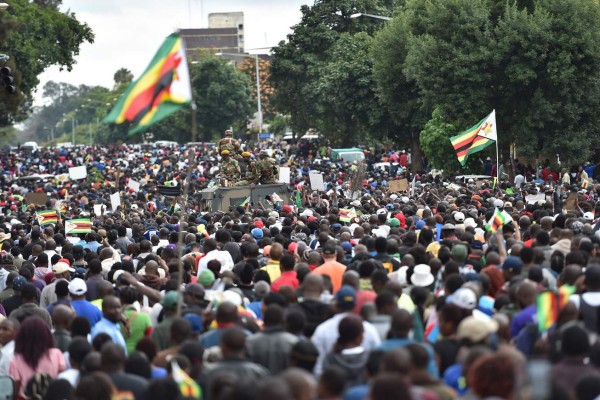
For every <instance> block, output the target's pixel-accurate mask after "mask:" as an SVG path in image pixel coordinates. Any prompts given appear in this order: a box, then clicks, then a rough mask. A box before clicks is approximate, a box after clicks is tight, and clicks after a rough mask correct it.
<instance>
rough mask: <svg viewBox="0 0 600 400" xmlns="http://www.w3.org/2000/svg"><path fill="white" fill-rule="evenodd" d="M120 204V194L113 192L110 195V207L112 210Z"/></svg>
mask: <svg viewBox="0 0 600 400" xmlns="http://www.w3.org/2000/svg"><path fill="white" fill-rule="evenodd" d="M120 205H121V196H119V193H118V192H117V193H113V194H111V195H110V206H111V207H112V210H113V212H114V211H115V210H116V209H117V207H119V206H120Z"/></svg>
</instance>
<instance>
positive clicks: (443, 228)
mask: <svg viewBox="0 0 600 400" xmlns="http://www.w3.org/2000/svg"><path fill="white" fill-rule="evenodd" d="M455 229H456V227H455V226H454V225H452V224H446V225H444V226H442V230H443V231H453V230H455Z"/></svg>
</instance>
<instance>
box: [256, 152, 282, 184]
mask: <svg viewBox="0 0 600 400" xmlns="http://www.w3.org/2000/svg"><path fill="white" fill-rule="evenodd" d="M259 157H260V161H258V163H257V164H256V169H257V170H258V180H259V183H262V184H268V183H277V178H278V177H279V168H278V167H277V164H276V162H275V160H274V159H272V158H269V153H267V152H266V151H265V150H261V151H260V156H259Z"/></svg>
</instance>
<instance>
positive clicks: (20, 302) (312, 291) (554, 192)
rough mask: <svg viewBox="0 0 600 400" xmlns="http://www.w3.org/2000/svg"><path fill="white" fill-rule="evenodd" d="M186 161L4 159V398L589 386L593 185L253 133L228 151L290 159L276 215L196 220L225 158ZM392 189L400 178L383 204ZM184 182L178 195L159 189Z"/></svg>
mask: <svg viewBox="0 0 600 400" xmlns="http://www.w3.org/2000/svg"><path fill="white" fill-rule="evenodd" d="M186 150H187V149H185V147H181V148H178V147H176V148H153V147H147V146H136V145H129V146H128V145H120V146H116V145H115V146H108V147H100V146H95V147H84V146H81V147H73V148H68V149H40V150H39V151H37V152H35V153H33V154H31V153H27V152H25V151H21V150H19V149H17V150H2V151H0V168H1V175H0V178H1V181H0V189H1V194H0V207H1V214H0V246H1V247H0V248H1V253H0V345H1V347H0V382H1V381H2V379H5V378H6V377H9V378H10V379H11V380H12V382H13V383H14V391H15V396H16V397H17V398H19V399H48V400H51V399H77V400H109V399H116V398H119V399H136V400H138V399H139V400H141V399H187V398H195V399H198V398H202V399H209V400H227V399H282V400H284V399H290V400H291V399H294V400H304V399H307V400H308V399H316V398H318V399H348V400H358V399H372V400H387V399H403V400H404V399H406V400H435V399H438V400H451V399H458V398H461V399H486V398H502V399H517V398H540V399H541V398H552V399H572V400H588V399H589V400H591V399H595V398H597V396H599V395H600V369H599V368H600V347H599V346H600V345H599V343H598V341H597V333H598V332H599V323H600V316H599V315H600V314H599V313H598V311H599V310H600V260H598V247H599V246H600V234H599V233H598V232H599V230H600V221H599V219H598V218H597V217H596V215H600V202H598V201H596V196H595V194H596V188H595V186H594V182H593V178H592V176H593V172H592V174H589V175H590V176H589V177H585V181H586V182H588V183H589V185H585V186H586V188H585V189H583V188H582V185H581V183H582V181H583V179H582V178H581V177H580V176H577V175H573V176H571V179H570V180H569V182H567V181H566V179H562V178H561V179H557V180H555V181H554V182H552V180H551V181H550V182H544V179H538V180H537V181H536V179H523V180H522V181H519V182H518V183H519V184H518V185H517V184H516V182H513V181H512V180H507V179H506V180H503V179H501V180H500V181H498V182H496V181H494V180H489V181H477V180H474V179H466V180H456V179H453V178H452V177H444V176H443V175H440V174H425V173H419V174H412V173H410V172H409V171H410V162H411V160H410V157H409V153H408V152H407V151H403V150H399V151H392V150H375V149H371V150H369V151H366V168H361V166H360V165H359V163H347V162H344V161H333V160H332V159H331V158H330V154H329V153H330V150H331V149H328V148H327V147H326V146H318V145H315V144H314V143H312V144H311V143H308V142H302V143H301V144H300V145H290V144H286V143H283V142H277V143H275V142H266V143H263V144H259V145H256V146H255V147H254V148H249V147H248V148H243V147H242V146H241V147H240V149H239V151H240V152H242V151H243V152H245V153H249V156H248V155H244V156H243V157H249V158H250V159H251V160H252V159H257V158H259V157H260V156H259V155H260V152H261V151H264V152H268V153H269V154H268V156H269V158H270V159H273V160H274V162H276V164H277V165H279V166H288V167H290V168H291V182H290V190H291V191H292V193H293V194H292V196H291V197H290V198H291V202H290V201H288V200H289V199H280V200H282V201H277V200H275V199H273V200H272V201H270V202H267V203H266V204H262V203H261V204H260V205H256V204H251V203H246V204H244V205H240V206H237V207H231V208H229V209H227V210H207V209H206V208H205V205H204V204H203V202H202V199H201V196H198V191H199V190H201V189H202V188H204V187H206V186H207V185H209V182H211V181H214V180H215V178H216V177H217V176H218V175H219V173H220V169H219V161H220V154H222V152H223V151H224V150H223V149H220V148H219V147H216V148H214V149H211V148H209V147H198V148H196V149H194V153H193V157H192V158H191V159H192V160H193V162H194V165H193V166H192V167H191V168H188V167H189V166H188V164H187V162H188V157H187V154H186ZM236 151H238V150H236ZM263 154H264V153H263ZM380 162H384V163H389V164H388V165H384V166H383V167H381V168H380V167H378V166H376V165H375V164H377V163H380ZM75 166H85V167H86V171H87V176H86V177H84V178H81V179H76V180H71V179H68V173H69V168H70V167H75ZM584 167H585V166H584ZM582 169H583V167H582ZM311 171H319V172H322V173H323V176H324V183H325V185H326V191H321V192H317V191H315V190H312V189H311V188H310V179H309V174H310V172H311ZM357 171H358V172H357ZM515 171H516V173H517V175H518V174H519V172H520V170H519V168H518V166H515ZM358 173H361V174H364V176H361V177H360V178H361V181H363V182H364V183H363V186H362V187H361V188H360V189H358V190H357V189H356V187H355V186H353V185H352V181H353V177H355V175H356V174H358ZM580 175H581V174H580ZM398 178H405V179H407V181H408V182H411V184H410V187H409V189H407V190H405V191H403V192H391V191H390V190H389V189H388V188H389V182H391V181H393V180H395V179H398ZM130 180H134V181H136V182H137V183H139V188H137V187H136V186H135V185H134V186H133V187H132V185H130V184H129V181H130ZM354 180H356V179H354ZM578 180H579V182H577V181H578ZM217 181H218V179H217ZM571 182H572V183H571ZM576 182H577V184H576ZM188 184H189V185H190V190H189V195H188V196H187V198H185V199H183V200H182V199H181V198H178V197H174V196H169V195H165V194H164V193H162V192H161V191H160V190H159V187H161V186H183V185H188ZM258 184H260V182H258ZM114 193H120V206H119V207H117V208H115V209H114V210H113V208H112V207H111V195H113V194H114ZM296 193H297V195H296ZM31 194H38V196H35V198H36V199H37V200H36V202H30V199H31V198H32V197H31ZM40 195H41V196H42V197H44V195H45V200H44V201H45V202H44V203H42V204H40V202H39V197H40ZM95 206H96V207H95ZM98 206H100V207H98ZM55 209H58V210H59V211H58V212H57V216H58V218H57V221H53V222H52V223H46V222H45V220H44V219H39V218H37V216H38V214H39V213H40V212H42V211H44V210H55ZM85 217H87V218H90V221H91V229H90V231H89V232H88V233H77V234H67V233H66V232H67V231H66V229H65V227H66V226H67V225H68V224H69V220H71V219H77V218H85ZM42 222H43V223H42ZM40 223H42V225H40ZM548 295H550V296H548ZM548 299H551V304H550V305H549V306H548V304H547V301H546V300H548ZM1 387H5V386H3V385H1V384H0V388H1Z"/></svg>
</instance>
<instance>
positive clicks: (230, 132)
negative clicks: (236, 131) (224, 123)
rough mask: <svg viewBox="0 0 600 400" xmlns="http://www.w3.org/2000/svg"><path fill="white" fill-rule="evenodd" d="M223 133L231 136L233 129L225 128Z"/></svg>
mask: <svg viewBox="0 0 600 400" xmlns="http://www.w3.org/2000/svg"><path fill="white" fill-rule="evenodd" d="M225 135H226V136H233V131H232V130H231V129H227V130H226V131H225Z"/></svg>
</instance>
